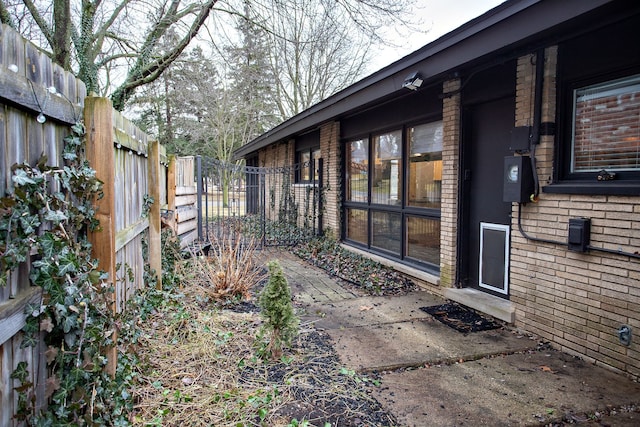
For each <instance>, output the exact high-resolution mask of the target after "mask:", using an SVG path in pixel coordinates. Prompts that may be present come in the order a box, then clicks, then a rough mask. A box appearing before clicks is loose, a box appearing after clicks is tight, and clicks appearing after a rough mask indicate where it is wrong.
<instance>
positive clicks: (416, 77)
mask: <svg viewBox="0 0 640 427" xmlns="http://www.w3.org/2000/svg"><path fill="white" fill-rule="evenodd" d="M423 81H424V80H423V79H422V77H421V76H420V73H419V72H417V71H416V72H415V73H413V74H410V75H409V77H407V78H406V79H404V83H402V87H405V88H407V89H410V90H416V89H418V88H419V87H420V86H422V82H423Z"/></svg>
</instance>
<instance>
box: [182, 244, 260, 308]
mask: <svg viewBox="0 0 640 427" xmlns="http://www.w3.org/2000/svg"><path fill="white" fill-rule="evenodd" d="M256 249H257V242H256V241H255V239H251V238H246V237H243V235H242V233H241V232H240V231H230V232H227V233H223V235H222V236H218V237H217V238H215V239H212V240H211V248H210V250H209V253H208V256H196V255H195V254H192V261H191V266H192V268H193V274H192V275H191V277H192V281H191V283H190V284H191V285H195V286H198V287H199V288H200V291H201V292H203V293H205V294H206V295H208V296H209V297H210V298H213V299H215V300H218V301H220V300H228V299H238V298H244V299H249V298H251V290H252V288H253V287H254V286H255V285H256V284H257V283H260V282H261V281H262V280H263V279H264V278H265V277H266V272H265V270H264V268H262V267H261V266H260V265H258V264H257V262H256V257H255V252H256Z"/></svg>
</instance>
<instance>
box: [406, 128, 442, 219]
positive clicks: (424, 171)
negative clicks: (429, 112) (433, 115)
mask: <svg viewBox="0 0 640 427" xmlns="http://www.w3.org/2000/svg"><path fill="white" fill-rule="evenodd" d="M408 138H409V153H410V154H409V156H410V157H409V180H408V182H407V186H408V205H410V206H418V207H425V208H440V205H441V199H442V121H438V122H433V123H428V124H426V125H420V126H414V127H412V128H409V130H408Z"/></svg>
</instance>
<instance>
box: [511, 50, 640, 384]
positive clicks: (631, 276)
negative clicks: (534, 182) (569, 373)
mask: <svg viewBox="0 0 640 427" xmlns="http://www.w3.org/2000/svg"><path fill="white" fill-rule="evenodd" d="M532 58H533V56H531V55H527V56H524V57H521V58H520V60H519V61H518V68H517V70H518V71H517V73H518V76H517V78H518V79H517V91H516V92H517V102H516V123H515V125H516V126H525V125H530V124H531V123H532V121H533V102H531V100H532V98H533V90H534V84H533V82H534V81H535V64H533V63H532ZM556 64H557V49H556V48H555V47H553V48H549V49H547V50H546V61H545V68H544V70H545V86H544V89H543V99H544V101H543V103H544V108H543V114H542V116H543V118H542V121H543V122H551V121H553V120H554V117H555V105H556V95H555V94H556V72H555V70H556ZM554 143H555V140H554V137H553V136H543V137H542V138H541V143H540V144H539V146H538V147H536V153H535V155H536V160H537V171H538V174H539V177H540V185H541V186H544V185H545V184H547V183H549V182H550V181H551V175H552V167H553V154H554ZM639 201H640V200H639V198H638V197H620V196H585V195H561V194H547V193H541V194H540V198H539V200H538V202H537V203H528V204H526V205H524V206H523V207H522V225H523V228H524V230H525V232H526V233H527V234H529V235H531V236H533V237H536V238H543V239H549V240H555V241H559V242H566V240H567V232H568V231H567V230H568V221H569V218H576V217H588V218H591V221H592V226H591V245H592V246H595V247H603V248H609V249H613V250H617V249H618V248H622V249H623V250H629V248H638V246H640V205H639V204H638V202H639ZM517 216H518V212H517V204H514V205H513V218H514V219H513V224H512V230H513V231H512V238H511V248H512V251H511V278H510V282H511V301H512V302H513V303H514V304H515V307H516V325H517V326H519V327H521V328H523V329H525V330H527V331H530V332H533V333H536V334H539V335H540V336H541V337H543V338H544V339H546V340H548V341H550V342H551V343H552V344H554V345H555V346H557V347H558V348H560V349H562V350H563V351H566V352H568V353H572V354H576V355H580V356H582V357H585V358H586V359H587V360H589V361H592V362H595V363H598V364H602V365H606V366H609V367H611V368H614V369H616V370H619V371H621V372H625V373H627V374H630V375H632V376H635V377H638V376H640V346H639V344H638V343H637V341H638V340H636V342H632V344H631V346H628V347H627V346H624V345H622V344H620V342H619V340H618V336H617V334H616V331H617V329H618V328H619V327H620V326H621V325H630V326H631V327H632V328H633V330H634V331H640V309H639V307H640V262H638V261H637V260H629V258H627V257H624V256H620V255H615V254H606V253H601V252H596V251H590V252H588V253H576V252H570V251H568V250H567V247H566V246H565V245H556V244H548V243H540V242H534V241H530V240H527V239H526V238H525V237H523V236H522V234H521V233H520V232H519V231H518V223H517Z"/></svg>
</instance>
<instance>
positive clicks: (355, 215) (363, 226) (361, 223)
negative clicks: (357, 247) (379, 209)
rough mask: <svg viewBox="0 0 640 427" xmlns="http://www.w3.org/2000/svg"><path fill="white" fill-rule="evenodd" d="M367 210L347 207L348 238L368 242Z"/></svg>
mask: <svg viewBox="0 0 640 427" xmlns="http://www.w3.org/2000/svg"><path fill="white" fill-rule="evenodd" d="M367 222H368V221H367V211H365V210H362V209H347V227H346V229H347V238H348V239H351V240H355V241H356V242H360V243H363V244H365V245H366V244H367Z"/></svg>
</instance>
